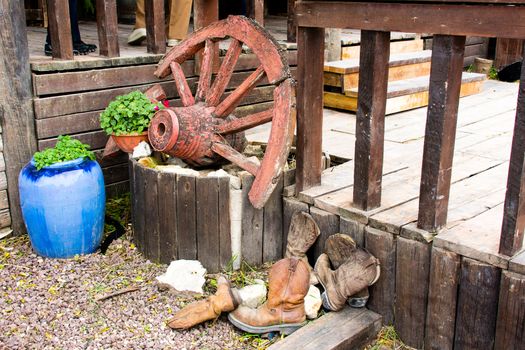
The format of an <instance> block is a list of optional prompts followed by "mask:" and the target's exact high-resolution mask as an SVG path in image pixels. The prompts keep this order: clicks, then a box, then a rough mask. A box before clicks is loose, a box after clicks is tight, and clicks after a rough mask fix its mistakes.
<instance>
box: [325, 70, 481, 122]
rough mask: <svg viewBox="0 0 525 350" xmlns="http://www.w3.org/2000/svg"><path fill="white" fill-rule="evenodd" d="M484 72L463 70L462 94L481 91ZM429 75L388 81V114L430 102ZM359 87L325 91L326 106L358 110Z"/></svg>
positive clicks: (422, 105) (462, 95)
mask: <svg viewBox="0 0 525 350" xmlns="http://www.w3.org/2000/svg"><path fill="white" fill-rule="evenodd" d="M485 80H486V76H485V75H484V74H478V73H468V72H463V75H462V81H461V90H460V96H461V97H464V96H469V95H474V94H477V93H479V92H480V91H481V88H482V86H483V82H484V81H485ZM428 85H429V76H424V77H418V78H411V79H405V80H400V81H393V82H389V83H388V90H387V101H386V112H385V113H386V114H392V113H398V112H401V111H406V110H409V109H414V108H419V107H424V106H426V105H427V104H428ZM357 96H358V91H357V88H352V89H349V90H347V91H345V93H344V94H342V93H336V92H326V91H325V93H324V106H325V107H330V108H337V109H344V110H347V111H353V112H355V111H357Z"/></svg>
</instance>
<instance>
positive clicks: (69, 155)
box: [33, 135, 95, 170]
mask: <svg viewBox="0 0 525 350" xmlns="http://www.w3.org/2000/svg"><path fill="white" fill-rule="evenodd" d="M77 158H89V159H91V160H95V154H94V153H93V152H92V151H90V150H89V146H88V145H86V144H84V143H82V142H80V141H79V140H76V139H72V138H71V137H70V136H69V135H66V136H62V135H60V136H59V137H58V142H57V144H56V145H55V147H54V148H47V149H45V150H43V151H41V152H36V153H35V155H34V156H33V159H34V161H35V166H36V169H37V170H40V169H42V168H43V167H46V166H49V165H52V164H55V163H60V162H66V161H68V160H73V159H77Z"/></svg>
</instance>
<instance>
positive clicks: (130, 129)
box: [100, 91, 164, 136]
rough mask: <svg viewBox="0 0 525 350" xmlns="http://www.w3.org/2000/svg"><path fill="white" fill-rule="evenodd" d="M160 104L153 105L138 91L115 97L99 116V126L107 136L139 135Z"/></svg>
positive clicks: (159, 107)
mask: <svg viewBox="0 0 525 350" xmlns="http://www.w3.org/2000/svg"><path fill="white" fill-rule="evenodd" d="M163 108H164V105H163V104H162V102H158V103H153V102H151V101H150V100H149V99H148V98H147V97H146V95H144V94H143V93H142V92H140V91H132V92H130V93H129V94H126V95H120V96H117V98H116V99H115V100H113V101H112V102H111V103H110V104H109V105H108V106H107V107H106V109H105V110H104V112H102V113H101V114H100V126H101V127H102V129H104V131H105V132H106V133H107V134H108V135H117V136H119V135H126V134H135V133H136V134H140V133H141V132H143V131H144V130H146V129H147V128H148V126H149V124H150V122H151V118H152V117H153V115H154V114H155V112H156V111H158V110H160V109H163Z"/></svg>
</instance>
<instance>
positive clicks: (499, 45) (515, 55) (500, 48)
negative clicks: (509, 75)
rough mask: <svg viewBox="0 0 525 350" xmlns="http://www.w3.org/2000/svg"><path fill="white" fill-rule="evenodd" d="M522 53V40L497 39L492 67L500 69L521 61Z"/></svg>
mask: <svg viewBox="0 0 525 350" xmlns="http://www.w3.org/2000/svg"><path fill="white" fill-rule="evenodd" d="M522 52H523V40H519V39H507V38H497V39H496V59H495V60H494V67H496V69H500V68H502V67H504V66H506V65H509V64H511V63H514V62H516V61H519V60H521V59H522V58H523V55H522Z"/></svg>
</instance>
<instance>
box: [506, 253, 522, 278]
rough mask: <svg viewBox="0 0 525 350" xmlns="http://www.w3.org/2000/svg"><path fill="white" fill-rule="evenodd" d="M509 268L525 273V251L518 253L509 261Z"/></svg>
mask: <svg viewBox="0 0 525 350" xmlns="http://www.w3.org/2000/svg"><path fill="white" fill-rule="evenodd" d="M509 270H510V271H512V272H516V273H519V274H522V275H525V252H522V253H519V254H516V255H515V256H514V257H513V258H512V260H511V261H510V262H509Z"/></svg>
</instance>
